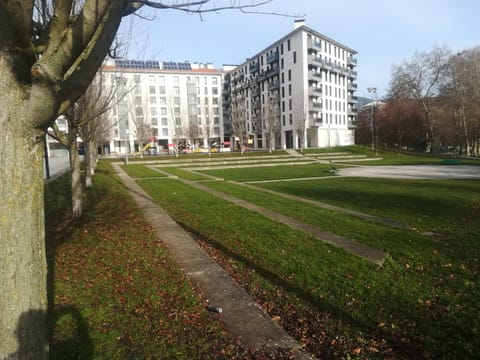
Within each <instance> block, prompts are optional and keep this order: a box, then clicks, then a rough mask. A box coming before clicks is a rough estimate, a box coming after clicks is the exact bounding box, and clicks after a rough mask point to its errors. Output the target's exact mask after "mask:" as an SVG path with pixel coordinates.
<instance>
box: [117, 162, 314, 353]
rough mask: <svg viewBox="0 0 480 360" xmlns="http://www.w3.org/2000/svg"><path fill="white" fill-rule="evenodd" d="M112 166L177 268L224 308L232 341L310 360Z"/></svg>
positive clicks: (237, 286) (185, 235)
mask: <svg viewBox="0 0 480 360" xmlns="http://www.w3.org/2000/svg"><path fill="white" fill-rule="evenodd" d="M113 167H114V169H115V171H116V172H117V174H118V175H119V176H120V179H121V180H122V182H123V184H124V185H125V186H126V187H127V188H128V189H129V190H130V192H131V194H132V196H133V198H134V199H135V201H136V203H137V205H138V207H139V209H140V210H142V211H143V212H144V214H145V218H146V219H147V221H149V222H150V224H152V226H153V227H154V228H155V229H156V231H157V233H158V236H159V239H160V240H161V241H162V242H163V243H164V244H165V245H166V246H167V248H168V249H169V251H170V253H171V255H172V257H173V258H174V259H175V260H176V261H177V263H178V265H179V266H180V268H181V269H182V270H183V271H184V272H185V273H186V274H187V276H188V277H189V278H190V280H191V282H192V283H193V284H194V286H195V287H196V288H197V289H198V291H199V292H200V293H201V294H202V295H203V297H204V298H205V299H208V301H209V303H210V304H211V305H213V306H220V307H221V308H222V309H223V312H222V313H221V314H218V318H219V320H220V321H221V322H222V323H223V324H224V326H225V328H226V329H227V330H228V331H229V333H230V334H231V335H232V337H233V338H236V339H238V340H239V341H240V342H241V343H242V344H243V345H244V346H246V347H249V348H255V349H269V348H270V349H273V350H275V349H291V351H292V356H293V358H294V359H313V357H312V356H310V355H308V354H305V353H303V352H302V350H301V348H300V345H299V344H298V343H297V342H296V341H295V340H294V339H293V338H292V337H290V336H289V335H288V334H287V333H286V332H285V330H283V329H282V328H281V327H280V326H278V325H277V324H276V323H275V322H274V321H273V320H272V319H271V318H270V317H269V316H268V314H267V313H265V311H263V309H261V307H260V306H259V305H258V304H256V303H255V301H253V299H252V298H251V297H250V296H249V295H248V294H247V293H246V292H245V290H243V289H242V288H241V287H240V286H239V285H237V284H236V283H235V282H234V281H233V280H232V278H231V277H230V276H229V275H228V273H227V272H226V271H225V270H224V269H222V268H221V267H220V266H219V265H218V264H217V263H215V262H214V261H213V260H212V259H211V258H210V257H209V256H208V254H207V253H206V252H205V251H204V250H203V249H202V248H201V247H200V246H199V245H198V244H197V242H196V241H195V240H194V239H192V237H191V236H190V235H189V234H187V233H186V232H185V231H184V230H183V229H182V228H181V227H180V226H179V225H178V224H177V223H176V222H175V221H174V220H173V219H172V218H171V217H170V216H169V215H168V214H167V213H166V212H165V211H164V210H163V209H162V208H160V207H159V206H158V205H157V204H155V202H154V201H153V200H152V199H151V198H150V197H149V196H148V194H147V193H146V192H145V191H144V190H143V189H142V188H141V187H140V186H139V185H138V184H137V183H136V182H135V181H134V180H133V179H131V178H130V177H129V176H127V175H126V173H125V172H124V171H123V170H122V169H121V168H120V166H119V164H115V163H114V164H113Z"/></svg>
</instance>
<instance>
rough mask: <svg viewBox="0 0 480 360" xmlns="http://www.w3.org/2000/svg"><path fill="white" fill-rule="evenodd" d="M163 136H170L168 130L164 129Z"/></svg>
mask: <svg viewBox="0 0 480 360" xmlns="http://www.w3.org/2000/svg"><path fill="white" fill-rule="evenodd" d="M162 136H168V128H162Z"/></svg>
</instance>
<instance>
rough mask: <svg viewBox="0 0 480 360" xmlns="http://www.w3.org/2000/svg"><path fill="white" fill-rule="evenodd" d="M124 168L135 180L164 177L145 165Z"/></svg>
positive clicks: (124, 166) (131, 165)
mask: <svg viewBox="0 0 480 360" xmlns="http://www.w3.org/2000/svg"><path fill="white" fill-rule="evenodd" d="M122 168H124V169H125V168H128V174H129V175H130V176H131V177H133V178H148V177H164V176H165V175H164V174H161V173H159V172H158V171H155V170H152V169H150V168H148V167H146V166H145V165H138V164H130V165H123V166H122Z"/></svg>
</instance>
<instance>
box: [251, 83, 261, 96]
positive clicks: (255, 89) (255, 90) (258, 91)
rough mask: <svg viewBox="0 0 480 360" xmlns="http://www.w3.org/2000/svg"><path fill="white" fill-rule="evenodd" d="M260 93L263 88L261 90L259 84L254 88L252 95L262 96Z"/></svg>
mask: <svg viewBox="0 0 480 360" xmlns="http://www.w3.org/2000/svg"><path fill="white" fill-rule="evenodd" d="M260 94H261V90H260V87H259V86H257V87H256V88H254V89H253V90H252V96H253V97H256V96H260Z"/></svg>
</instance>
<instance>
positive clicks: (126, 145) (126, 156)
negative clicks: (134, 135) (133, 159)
mask: <svg viewBox="0 0 480 360" xmlns="http://www.w3.org/2000/svg"><path fill="white" fill-rule="evenodd" d="M129 140H130V139H129V138H128V129H125V165H128V141H129Z"/></svg>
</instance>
